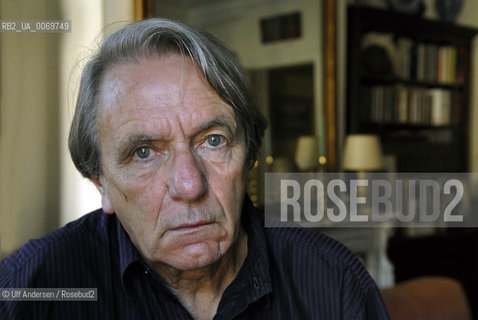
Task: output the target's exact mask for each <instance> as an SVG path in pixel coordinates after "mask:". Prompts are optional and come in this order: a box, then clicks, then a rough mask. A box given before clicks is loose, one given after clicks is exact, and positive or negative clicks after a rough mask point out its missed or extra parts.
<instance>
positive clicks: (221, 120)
mask: <svg viewBox="0 0 478 320" xmlns="http://www.w3.org/2000/svg"><path fill="white" fill-rule="evenodd" d="M216 127H219V128H225V129H226V131H227V132H228V134H229V135H230V136H231V137H235V135H236V134H237V127H236V123H235V122H232V121H231V120H230V118H229V117H225V116H219V117H217V118H216V119H213V120H211V121H209V122H206V123H203V124H201V125H199V126H198V132H204V131H207V130H210V129H212V128H216Z"/></svg>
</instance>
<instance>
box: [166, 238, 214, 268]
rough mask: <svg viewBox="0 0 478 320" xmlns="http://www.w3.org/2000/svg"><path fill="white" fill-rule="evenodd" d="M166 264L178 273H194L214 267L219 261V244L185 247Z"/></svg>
mask: <svg viewBox="0 0 478 320" xmlns="http://www.w3.org/2000/svg"><path fill="white" fill-rule="evenodd" d="M179 251H181V252H180V253H179V254H173V255H172V256H174V259H171V261H167V262H166V263H167V264H168V265H169V266H171V267H173V268H174V269H176V270H178V271H194V270H199V269H204V268H208V267H210V266H213V265H215V264H216V263H217V262H219V260H220V259H221V256H222V255H221V250H220V248H219V244H218V243H215V244H211V243H196V244H193V245H189V246H186V247H184V248H182V249H179Z"/></svg>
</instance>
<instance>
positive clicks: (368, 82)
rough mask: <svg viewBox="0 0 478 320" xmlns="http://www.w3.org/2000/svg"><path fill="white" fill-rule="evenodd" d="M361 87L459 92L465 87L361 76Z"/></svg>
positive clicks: (395, 78) (461, 85)
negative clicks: (379, 86) (389, 86)
mask: <svg viewBox="0 0 478 320" xmlns="http://www.w3.org/2000/svg"><path fill="white" fill-rule="evenodd" d="M362 82H363V85H365V86H376V85H404V86H406V87H419V88H428V89H431V88H437V89H446V90H454V91H461V90H464V88H465V86H464V85H463V84H448V83H437V82H428V81H418V80H405V79H400V78H397V77H371V76H363V77H362Z"/></svg>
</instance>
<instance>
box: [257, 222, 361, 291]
mask: <svg viewBox="0 0 478 320" xmlns="http://www.w3.org/2000/svg"><path fill="white" fill-rule="evenodd" d="M266 237H267V241H268V247H269V250H270V251H271V252H270V254H272V255H273V256H276V259H279V260H280V261H281V262H282V263H283V264H284V263H285V264H287V263H288V261H289V263H291V265H299V264H298V263H300V262H299V260H301V259H302V260H304V261H303V263H306V264H308V265H310V264H311V263H312V264H314V265H316V266H317V267H318V268H320V269H321V270H322V271H324V272H327V271H325V269H327V270H328V271H329V272H330V271H332V270H334V271H335V272H337V271H338V272H339V273H350V274H353V275H354V277H356V278H357V279H358V280H359V279H360V280H359V281H360V282H362V284H363V285H364V286H368V284H369V283H368V282H369V277H368V273H367V271H366V269H365V267H364V266H363V264H362V262H361V261H360V260H359V259H358V257H357V256H356V255H355V254H354V253H352V251H351V250H350V249H349V248H347V247H346V246H345V245H343V244H342V243H340V242H339V241H337V240H335V239H333V238H331V237H329V236H327V235H325V234H324V233H322V232H320V231H318V230H314V229H308V228H302V227H298V228H290V227H287V228H274V227H273V228H266Z"/></svg>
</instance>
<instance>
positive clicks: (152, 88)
mask: <svg viewBox="0 0 478 320" xmlns="http://www.w3.org/2000/svg"><path fill="white" fill-rule="evenodd" d="M99 108H100V109H99V114H98V119H97V120H98V121H99V124H100V127H101V126H102V124H105V122H111V121H115V122H119V124H120V125H121V123H122V122H123V121H131V120H132V119H135V118H143V119H144V118H149V117H151V119H152V120H153V118H156V119H159V120H160V118H162V117H164V118H165V117H177V118H181V119H182V120H184V121H183V122H189V123H191V124H192V122H193V121H206V120H208V118H214V117H220V118H221V119H226V118H229V122H230V124H231V126H232V127H234V131H236V129H237V128H236V127H237V121H236V115H235V112H234V110H233V108H232V107H231V106H230V105H229V104H227V103H226V102H224V101H223V100H222V99H221V97H219V95H218V94H217V92H216V91H215V90H214V89H213V88H212V87H211V86H210V84H209V83H208V82H207V81H206V79H205V78H204V76H203V75H202V73H201V72H200V70H199V68H197V66H196V65H195V64H194V63H193V62H192V60H191V59H190V58H188V57H187V56H186V57H185V56H182V55H177V54H173V55H168V56H163V57H150V58H146V59H141V60H136V61H131V62H128V63H122V64H118V65H115V66H114V67H112V68H110V69H109V70H107V72H105V75H104V77H103V81H102V84H101V87H100V92H99ZM186 120H188V121H186ZM111 125H113V124H111Z"/></svg>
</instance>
